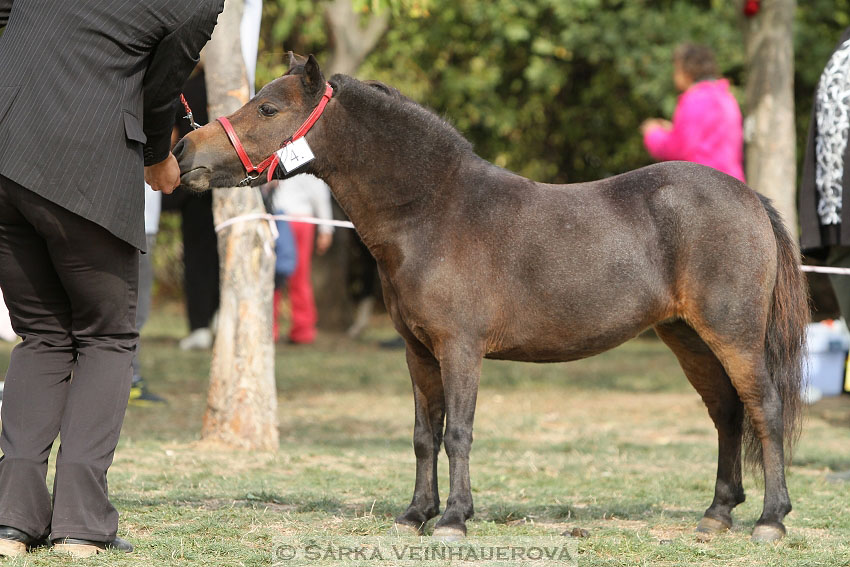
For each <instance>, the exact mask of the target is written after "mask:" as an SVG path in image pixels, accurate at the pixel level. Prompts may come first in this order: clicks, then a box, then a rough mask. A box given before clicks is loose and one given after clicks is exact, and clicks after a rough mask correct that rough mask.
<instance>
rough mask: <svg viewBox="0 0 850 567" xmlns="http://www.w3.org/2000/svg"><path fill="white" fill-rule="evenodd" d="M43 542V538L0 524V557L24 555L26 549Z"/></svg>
mask: <svg viewBox="0 0 850 567" xmlns="http://www.w3.org/2000/svg"><path fill="white" fill-rule="evenodd" d="M43 543H44V540H42V539H39V538H36V537H33V536H31V535H29V534H28V533H26V532H22V531H21V530H19V529H17V528H13V527H12V526H0V557H20V556H22V555H25V554H26V552H27V550H28V549H31V548H33V547H38V546H39V545H42V544H43Z"/></svg>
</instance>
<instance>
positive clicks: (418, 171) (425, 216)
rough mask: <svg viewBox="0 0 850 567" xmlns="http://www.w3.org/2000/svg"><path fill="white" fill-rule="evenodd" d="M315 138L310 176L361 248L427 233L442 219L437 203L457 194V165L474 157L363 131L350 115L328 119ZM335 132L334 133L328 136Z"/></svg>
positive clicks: (386, 133) (385, 133)
mask: <svg viewBox="0 0 850 567" xmlns="http://www.w3.org/2000/svg"><path fill="white" fill-rule="evenodd" d="M328 118H329V119H330V120H328V121H327V122H326V123H325V124H323V129H325V128H326V129H327V131H326V134H325V135H320V136H318V137H319V138H320V141H319V142H318V143H317V147H316V155H317V159H316V163H315V165H314V173H315V174H316V175H317V176H318V177H320V178H322V179H324V180H325V181H326V182H327V183H328V185H329V186H330V187H331V190H332V191H333V193H334V196H335V197H336V199H337V201H338V202H339V204H340V206H341V207H342V209H343V210H344V211H345V213H346V214H347V215H348V217H349V218H350V219H351V221H352V222H353V223H354V225H355V226H356V227H357V229H358V232H359V233H360V235H361V237H362V238H363V241H364V243H365V244H366V245H367V246H368V247H369V249H370V250H372V252H373V254H375V255H376V257H377V256H378V254H376V250H378V249H380V248H385V247H387V246H390V247H391V246H393V245H396V244H398V243H399V242H400V241H401V240H404V239H407V238H410V237H411V236H413V235H412V234H411V233H412V232H419V231H423V232H424V231H428V230H430V228H431V227H432V226H433V224H434V223H435V222H438V221H439V220H440V217H439V215H440V209H441V208H442V207H440V206H437V205H436V203H435V202H436V201H438V200H439V201H440V202H441V203H444V201H445V200H450V199H451V197H452V192H454V191H460V190H461V185H460V184H461V182H462V181H461V179H462V177H461V176H459V175H457V171H458V170H459V169H460V168H461V167H462V166H461V164H462V163H463V162H464V161H465V160H467V159H468V158H469V157H470V156H471V157H475V156H474V154H472V153H471V152H468V155H444V154H441V149H440V148H439V147H438V146H437V145H435V144H429V142H428V140H422V139H417V138H416V137H415V136H412V137H411V136H406V137H403V139H402V137H401V136H398V133H399V129H398V128H396V129H395V134H396V135H393V131H392V130H391V129H390V130H388V131H377V132H376V131H375V130H373V129H366V128H363V127H362V126H359V125H358V124H352V122H353V120H352V119H350V118H348V115H343V113H340V114H339V115H338V116H330V115H329V116H328ZM330 132H333V134H330ZM317 134H318V132H317Z"/></svg>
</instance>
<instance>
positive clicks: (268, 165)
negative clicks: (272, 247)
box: [217, 83, 334, 187]
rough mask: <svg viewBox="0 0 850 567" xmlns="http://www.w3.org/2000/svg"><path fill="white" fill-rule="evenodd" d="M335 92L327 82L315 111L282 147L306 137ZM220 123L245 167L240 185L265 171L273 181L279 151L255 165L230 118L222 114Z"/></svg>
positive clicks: (246, 183) (243, 185) (278, 161)
mask: <svg viewBox="0 0 850 567" xmlns="http://www.w3.org/2000/svg"><path fill="white" fill-rule="evenodd" d="M333 94H334V89H333V87H332V86H331V85H330V83H325V92H324V94H323V95H322V100H321V101H319V104H318V105H317V106H316V108H314V109H313V111H312V112H311V113H310V116H308V117H307V120H305V121H304V123H303V124H301V126H300V127H299V128H298V130H296V131H295V133H294V134H293V135H292V136H290V137H289V138H288V139H287V140H286V141H284V142H283V144H281V146H280V147H281V148H285V147H286V146H288V145H289V144H291V143H292V142H294V141H295V140H297V139H298V138H302V137H304V135H305V134H307V132H309V131H310V128H312V127H313V125H314V124H315V123H316V122H317V121H318V120H319V118H320V117H321V116H322V113H323V112H324V111H325V107H326V106H327V105H328V102H329V101H330V100H331V97H332V96H333ZM217 120H218V122H219V124H221V126H222V128H224V132H225V133H226V134H227V138H228V139H229V140H230V143H231V144H233V148H234V149H235V150H236V155H238V156H239V161H241V162H242V167H244V168H245V173H246V177H245V179H243V180H242V181H240V182H239V187H245V186H246V185H249V184H250V183H251V182H252V181H254V180H255V179H257V178H258V177H259V176H260V175H261V174H262V173H263V171H267V174H266V179H267V181H271V180H272V177H273V176H274V172H275V170H276V169H277V166H278V164H279V163H280V157H279V156H278V154H277V152H275V153H273V154H272V155H270V156H269V157H267V158H266V159H264V160H263V161H262V162H260V163H259V164H258V165H256V166H254V164H253V163H252V162H251V158H250V157H248V152H246V151H245V148H244V147H243V146H242V142H241V141H239V136H238V135H237V134H236V130H234V129H233V125H232V124H231V123H230V120H228V119H227V118H225V117H224V116H221V117H219V118H217Z"/></svg>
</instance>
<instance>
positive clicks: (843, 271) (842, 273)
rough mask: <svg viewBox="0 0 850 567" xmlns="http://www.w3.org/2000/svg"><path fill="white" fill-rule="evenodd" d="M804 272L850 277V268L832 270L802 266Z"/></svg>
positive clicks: (827, 267)
mask: <svg viewBox="0 0 850 567" xmlns="http://www.w3.org/2000/svg"><path fill="white" fill-rule="evenodd" d="M800 269H801V270H803V271H804V272H814V273H816V274H833V275H837V276H850V268H830V267H829V266H800Z"/></svg>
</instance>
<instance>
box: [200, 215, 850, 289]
mask: <svg viewBox="0 0 850 567" xmlns="http://www.w3.org/2000/svg"><path fill="white" fill-rule="evenodd" d="M252 220H264V221H267V222H268V223H269V226H270V227H271V230H272V235H273V236H274V238H275V239H277V227H276V226H275V224H274V221H276V220H282V221H289V222H306V223H308V224H317V225H325V226H337V227H339V228H354V225H353V224H352V223H350V222H349V221H341V220H327V219H320V218H317V217H298V216H292V215H270V214H268V213H252V214H249V215H240V216H238V217H233V218H232V219H227V220H226V221H224V222H222V223H219V224H217V225H216V227H215V231H216V232H221V231H222V230H224V229H225V228H227V227H228V226H232V225H234V224H236V223H240V222H247V221H252ZM800 269H801V270H802V271H804V272H814V273H817V274H833V275H838V276H850V268H832V267H829V266H800Z"/></svg>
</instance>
